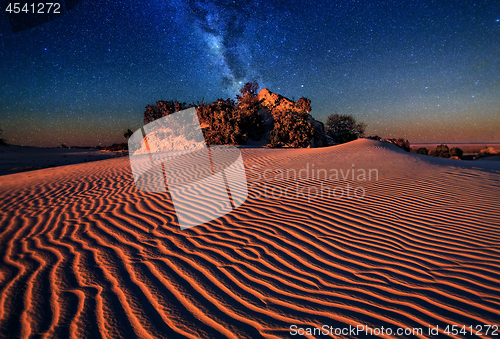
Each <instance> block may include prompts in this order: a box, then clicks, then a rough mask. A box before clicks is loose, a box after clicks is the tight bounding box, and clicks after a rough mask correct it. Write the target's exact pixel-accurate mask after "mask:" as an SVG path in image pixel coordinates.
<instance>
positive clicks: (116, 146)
mask: <svg viewBox="0 0 500 339" xmlns="http://www.w3.org/2000/svg"><path fill="white" fill-rule="evenodd" d="M102 149H104V150H106V151H111V152H116V151H127V150H128V144H127V143H122V144H113V145H111V146H109V147H103V148H102Z"/></svg>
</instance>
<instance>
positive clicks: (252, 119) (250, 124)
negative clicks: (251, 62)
mask: <svg viewBox="0 0 500 339" xmlns="http://www.w3.org/2000/svg"><path fill="white" fill-rule="evenodd" d="M258 89H259V85H258V84H257V82H247V83H246V84H245V86H243V88H242V89H241V90H240V94H241V95H237V96H236V101H237V102H236V109H237V110H238V111H239V116H240V118H241V125H240V127H241V129H242V130H243V133H244V134H246V135H247V136H248V137H249V138H251V139H253V140H260V138H261V137H262V134H264V121H263V118H262V116H261V115H260V114H259V112H258V111H259V108H260V102H259V99H258V98H257V94H258Z"/></svg>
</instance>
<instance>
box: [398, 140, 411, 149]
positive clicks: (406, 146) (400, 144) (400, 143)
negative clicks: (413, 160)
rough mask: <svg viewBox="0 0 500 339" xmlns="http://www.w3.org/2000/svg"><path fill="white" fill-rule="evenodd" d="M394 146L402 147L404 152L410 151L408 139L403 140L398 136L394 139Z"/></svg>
mask: <svg viewBox="0 0 500 339" xmlns="http://www.w3.org/2000/svg"><path fill="white" fill-rule="evenodd" d="M395 144H396V146H398V147H400V148H402V149H404V150H405V151H406V152H409V151H410V149H411V148H410V142H409V141H408V140H405V139H403V138H399V139H398V140H396V143H395Z"/></svg>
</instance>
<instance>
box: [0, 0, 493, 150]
mask: <svg viewBox="0 0 500 339" xmlns="http://www.w3.org/2000/svg"><path fill="white" fill-rule="evenodd" d="M0 34H1V35H0V46H1V48H0V61H1V62H0V128H1V129H3V131H4V133H3V135H2V137H3V138H5V139H7V141H8V142H9V143H12V144H19V145H21V144H22V145H30V146H59V145H60V144H61V143H65V144H67V145H70V146H72V145H92V146H94V145H99V144H100V145H103V146H104V145H110V144H112V143H114V142H125V139H124V138H123V133H124V132H125V131H126V130H127V129H128V128H130V129H132V130H136V129H137V128H139V127H141V126H142V124H143V123H142V117H143V112H144V108H145V106H146V105H148V104H153V103H154V102H156V101H157V100H160V99H162V100H179V101H184V102H188V103H189V102H196V101H201V100H202V99H204V101H205V102H211V101H213V100H215V99H217V98H228V97H232V98H234V96H235V94H236V93H237V89H238V88H239V86H240V84H243V83H245V82H246V81H251V80H257V81H258V82H259V84H260V87H261V88H262V87H267V88H269V89H270V90H271V91H273V92H275V93H279V94H282V95H284V96H286V97H288V98H290V99H292V98H294V99H295V100H298V99H299V98H300V97H301V96H305V97H307V98H309V99H311V101H312V102H311V105H312V108H313V110H312V112H311V114H312V115H313V116H314V117H315V118H316V119H318V120H321V121H325V120H326V117H327V116H328V115H329V114H331V113H340V114H353V115H354V116H355V117H356V118H357V119H358V120H359V121H362V122H365V123H366V124H367V125H368V128H367V134H371V135H375V134H378V135H380V136H382V137H404V138H406V139H408V140H410V142H412V143H416V142H500V2H499V1H498V0H491V1H481V0H477V1H446V0H439V1H424V0H418V1H410V0H398V1H361V0H360V1H331V2H326V1H323V0H322V1H294V0H291V1H274V2H273V1H268V2H265V3H264V2H258V1H255V2H251V3H246V2H241V1H195V0H187V1H182V0H174V1H117V2H104V1H87V0H81V1H80V2H79V3H78V5H77V6H76V7H75V8H73V9H72V10H70V11H68V12H67V13H66V14H64V15H62V16H60V17H58V18H56V19H54V20H52V21H49V22H47V23H45V24H42V25H40V26H37V27H34V28H30V29H26V30H23V31H20V32H16V33H13V32H12V29H11V27H10V24H9V19H8V17H7V14H6V12H5V8H2V13H1V14H0Z"/></svg>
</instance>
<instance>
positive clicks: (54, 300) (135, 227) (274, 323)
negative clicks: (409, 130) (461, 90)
mask: <svg viewBox="0 0 500 339" xmlns="http://www.w3.org/2000/svg"><path fill="white" fill-rule="evenodd" d="M241 152H242V154H243V159H244V162H245V166H246V168H247V179H248V182H249V192H248V194H249V196H248V199H247V201H246V202H245V203H244V204H243V205H242V206H241V207H240V208H238V209H237V210H235V211H233V212H232V213H230V214H228V215H225V216H223V217H221V218H219V219H217V220H214V221H212V222H210V223H208V224H205V225H202V226H198V227H194V228H191V229H188V230H184V231H181V230H180V229H179V226H178V223H177V221H176V216H175V212H174V209H173V205H172V202H171V200H170V198H169V196H168V195H167V194H164V193H144V192H140V191H138V190H137V189H136V187H135V186H134V183H133V179H132V175H131V171H130V164H129V160H128V157H125V158H117V159H110V160H104V161H99V162H93V163H85V164H78V165H71V166H64V167H56V168H50V169H44V170H39V171H33V172H27V173H19V174H13V175H7V176H2V177H0V203H1V207H0V211H1V216H0V257H1V258H2V260H1V263H0V333H1V334H0V336H2V335H5V336H6V337H9V338H10V337H12V338H14V337H22V338H28V337H41V338H69V337H71V338H99V337H104V338H134V337H141V338H178V337H187V338H222V337H229V338H259V337H265V338H278V337H279V338H281V337H290V336H291V333H290V326H291V325H294V324H295V325H297V326H298V327H302V328H307V327H310V328H313V327H321V326H323V325H328V326H334V327H338V328H343V327H348V326H349V325H351V326H357V325H359V324H363V325H367V326H370V327H371V328H381V327H382V326H384V327H385V328H387V327H391V328H393V329H394V330H395V329H397V328H398V327H401V328H407V327H408V328H422V329H424V334H423V335H422V337H429V336H428V335H427V332H426V331H427V328H428V326H429V325H432V326H436V325H439V328H440V330H441V331H442V330H443V329H444V328H445V327H446V325H448V324H460V325H467V326H469V325H474V326H475V325H482V324H497V325H499V319H500V164H499V163H496V162H482V161H477V162H474V163H472V162H464V161H456V160H448V159H435V158H430V157H425V156H420V155H415V154H409V153H406V152H404V151H402V150H399V149H398V148H396V147H395V146H394V145H391V144H388V143H381V142H377V141H372V140H358V141H356V142H352V143H349V144H344V145H340V146H334V147H329V148H321V149H281V150H268V149H242V150H241ZM312 164H314V168H315V169H316V170H318V169H325V170H328V173H333V172H332V171H330V170H331V169H335V170H338V171H340V170H342V171H343V172H342V173H347V170H348V169H349V170H352V169H353V168H355V169H364V170H366V171H368V170H369V169H376V170H377V173H378V180H376V179H375V178H374V177H372V180H365V181H362V180H358V178H357V177H355V178H354V180H352V179H353V177H352V176H347V177H346V178H345V180H344V179H343V178H342V177H341V176H340V178H339V180H333V179H331V178H321V177H320V178H318V177H317V176H314V177H313V176H312V175H309V176H307V177H306V178H302V179H298V180H293V179H292V178H289V179H287V178H286V177H285V178H280V176H279V173H280V169H291V168H293V169H296V170H297V171H299V170H301V169H304V168H306V169H307V168H308V166H309V168H312ZM353 165H354V166H353ZM264 170H268V171H267V172H265V174H266V177H263V175H264ZM351 173H352V172H351ZM358 173H361V172H356V174H358ZM367 173H368V172H367ZM373 173H374V172H373ZM347 184H349V185H351V187H362V188H363V189H364V191H363V192H364V193H363V194H364V197H362V198H361V197H360V198H355V197H354V198H353V197H346V196H344V197H342V198H339V197H338V195H339V194H338V193H339V192H340V191H339V190H337V191H336V192H337V195H336V196H332V195H331V194H330V196H328V194H326V193H325V192H329V193H331V192H332V191H333V190H334V189H335V188H337V187H345V186H346V185H347ZM285 189H288V190H287V191H286V192H287V195H286V196H285V195H281V197H280V192H284V190H285ZM318 189H319V191H318ZM270 192H273V193H274V196H273V195H272V194H271V193H270ZM316 192H318V193H320V194H316ZM357 192H358V195H359V194H361V193H360V192H361V190H358V191H357ZM321 193H323V196H321ZM196 208H197V206H196V203H195V202H193V209H196ZM334 336H335V335H334V334H333V335H332V337H334ZM295 337H297V336H295ZM316 337H326V336H322V335H316ZM344 337H349V335H346V336H344ZM357 337H363V335H358V336H357ZM388 337H390V336H388ZM393 337H396V335H393ZM398 337H402V336H398ZM451 337H453V336H451ZM467 337H471V336H470V335H468V336H467ZM483 337H484V335H483Z"/></svg>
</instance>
